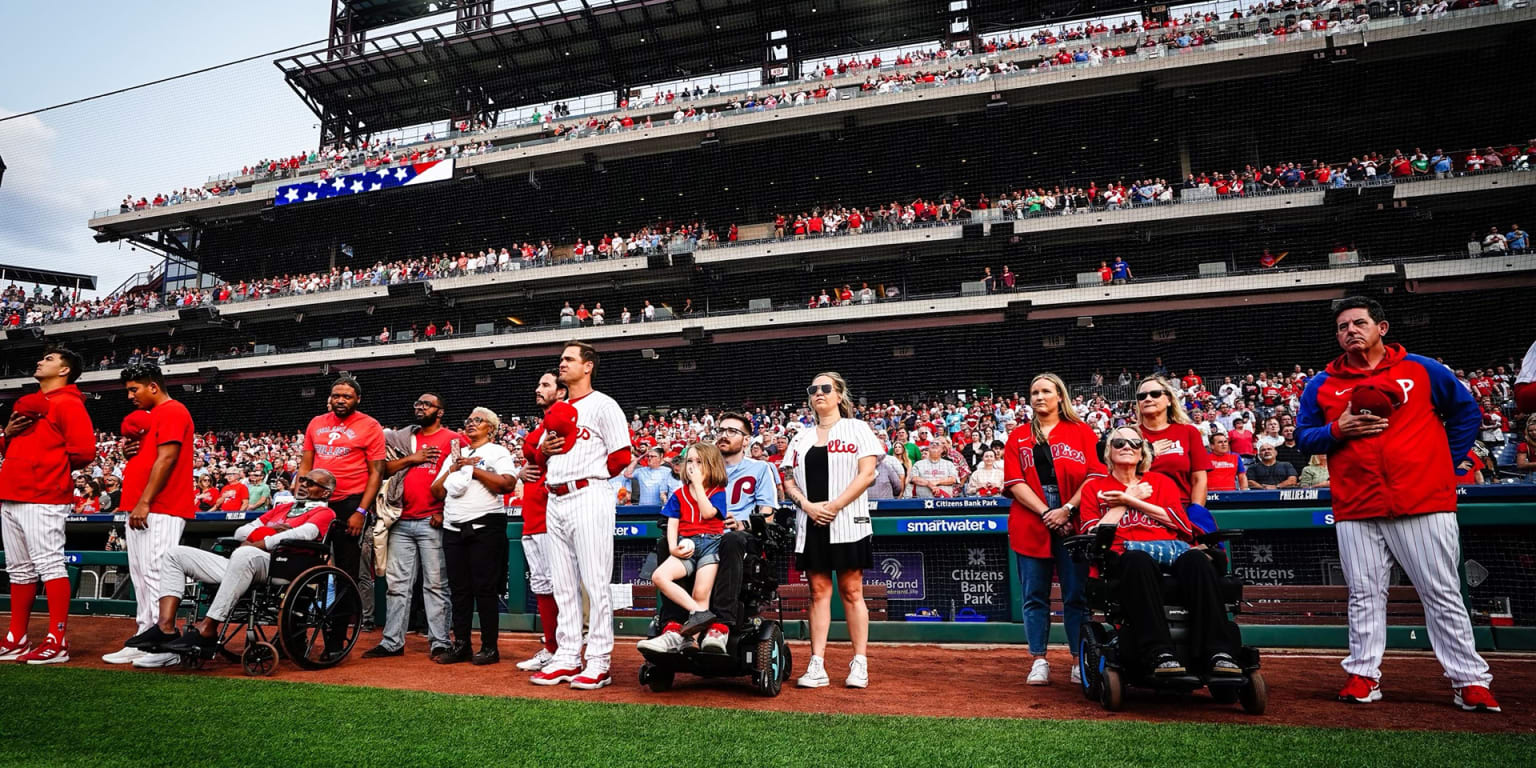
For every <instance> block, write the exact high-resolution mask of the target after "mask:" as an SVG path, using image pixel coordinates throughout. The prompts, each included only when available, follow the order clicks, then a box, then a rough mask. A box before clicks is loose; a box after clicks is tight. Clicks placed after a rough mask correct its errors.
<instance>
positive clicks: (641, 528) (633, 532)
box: [613, 522, 657, 539]
mask: <svg viewBox="0 0 1536 768" xmlns="http://www.w3.org/2000/svg"><path fill="white" fill-rule="evenodd" d="M651 526H652V524H651V523H629V522H624V523H618V524H616V525H614V526H613V535H614V537H615V538H620V539H638V538H647V537H653V536H656V535H657V534H655V533H652V532H651V530H652V528H651Z"/></svg>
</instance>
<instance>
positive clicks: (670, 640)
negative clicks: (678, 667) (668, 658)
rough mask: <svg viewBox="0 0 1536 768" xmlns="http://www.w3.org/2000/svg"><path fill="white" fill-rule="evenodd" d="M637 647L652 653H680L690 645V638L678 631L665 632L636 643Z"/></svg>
mask: <svg viewBox="0 0 1536 768" xmlns="http://www.w3.org/2000/svg"><path fill="white" fill-rule="evenodd" d="M635 647H636V648H639V649H640V650H642V651H650V652H652V653H680V652H681V651H682V650H683V649H684V648H687V647H688V638H686V637H683V636H682V634H680V633H678V632H663V633H661V634H659V635H657V636H655V637H652V638H649V639H646V640H641V641H640V642H638V643H635Z"/></svg>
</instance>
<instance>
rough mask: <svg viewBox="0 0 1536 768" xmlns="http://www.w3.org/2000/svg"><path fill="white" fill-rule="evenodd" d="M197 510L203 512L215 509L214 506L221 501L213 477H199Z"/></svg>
mask: <svg viewBox="0 0 1536 768" xmlns="http://www.w3.org/2000/svg"><path fill="white" fill-rule="evenodd" d="M195 498H196V499H197V508H198V509H199V510H201V511H203V512H207V511H208V510H210V509H213V505H214V504H215V503H217V502H218V500H219V489H217V488H215V487H213V475H211V474H205V475H198V476H197V494H196V496H195Z"/></svg>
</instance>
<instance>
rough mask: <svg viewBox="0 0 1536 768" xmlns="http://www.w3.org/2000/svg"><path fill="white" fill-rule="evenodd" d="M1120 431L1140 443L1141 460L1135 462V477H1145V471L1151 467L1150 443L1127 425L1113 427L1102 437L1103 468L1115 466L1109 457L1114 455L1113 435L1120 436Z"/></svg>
mask: <svg viewBox="0 0 1536 768" xmlns="http://www.w3.org/2000/svg"><path fill="white" fill-rule="evenodd" d="M1122 431H1124V432H1129V433H1130V436H1131V437H1134V438H1136V439H1137V440H1139V441H1141V460H1140V461H1138V462H1136V476H1137V477H1140V476H1141V475H1145V474H1146V473H1147V470H1148V469H1150V468H1151V467H1152V443H1151V442H1150V441H1149V440H1147V438H1145V437H1143V436H1142V434H1141V431H1140V430H1138V429H1136V428H1135V427H1133V426H1130V425H1128V424H1127V425H1125V426H1121V427H1115V428H1114V429H1111V430H1110V431H1109V434H1107V435H1105V436H1104V466H1106V467H1112V466H1114V465H1115V460H1114V459H1112V458H1110V457H1111V456H1113V455H1114V453H1115V449H1114V447H1113V444H1114V442H1115V435H1118V434H1120V433H1121V432H1122Z"/></svg>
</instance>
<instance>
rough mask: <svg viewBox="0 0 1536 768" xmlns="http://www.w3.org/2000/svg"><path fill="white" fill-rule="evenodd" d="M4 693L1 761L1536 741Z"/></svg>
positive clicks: (59, 688)
mask: <svg viewBox="0 0 1536 768" xmlns="http://www.w3.org/2000/svg"><path fill="white" fill-rule="evenodd" d="M0 701H3V702H5V711H4V712H0V765H6V766H23V765H39V766H90V767H91V768H104V767H105V766H114V765H134V766H199V767H201V766H253V767H256V766H281V767H282V768H306V767H308V766H327V767H328V766H339V767H345V768H351V766H363V765H384V766H391V767H398V766H413V765H431V766H486V767H487V768H489V767H490V766H500V765H516V764H522V763H538V764H540V765H543V766H566V765H604V766H634V767H635V768H641V767H643V766H670V765H705V766H711V768H718V767H720V766H759V765H761V766H800V765H805V766H816V767H817V768H824V767H828V766H833V767H841V766H866V765H917V766H928V767H931V768H948V767H949V766H979V765H1008V766H1012V765H1031V764H1039V765H1053V766H1060V765H1064V764H1076V765H1174V766H1179V768H1185V767H1186V766H1192V765H1220V766H1223V768H1230V767H1231V766H1242V768H1253V767H1255V766H1264V765H1309V766H1319V765H1347V766H1357V767H1358V766H1372V765H1393V766H1406V765H1462V764H1469V763H1470V764H1475V765H1477V766H1478V767H1479V768H1490V767H1491V766H1499V765H1526V766H1528V765H1530V762H1529V760H1530V757H1531V755H1532V754H1536V737H1532V736H1480V735H1471V734H1459V733H1429V732H1385V731H1371V732H1366V731H1351V730H1333V729H1323V728H1280V727H1268V726H1232V725H1223V726H1202V725H1161V724H1150V723H1143V722H1134V721H1126V722H1089V721H1056V720H1000V719H985V718H980V717H978V718H976V719H938V718H920V717H873V716H846V715H837V714H831V713H829V714H824V715H821V714H781V713H768V712H756V711H746V710H723V709H703V708H688V707H659V706H639V705H626V704H598V703H580V702H563V701H545V700H536V699H500V698H490V697H480V696H452V695H446V694H434V693H416V692H409V691H396V690H384V689H376V688H354V687H344V686H327V685H316V684H309V683H286V682H280V681H279V682H274V681H260V680H241V679H231V678H195V677H184V676H175V677H172V676H162V675H156V674H153V673H142V674H141V673H133V672H111V671H102V670H90V669H69V668H59V669H38V668H27V667H17V666H13V665H5V666H4V667H3V668H0ZM977 714H978V715H982V714H985V707H984V702H981V703H979V706H978V711H977Z"/></svg>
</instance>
